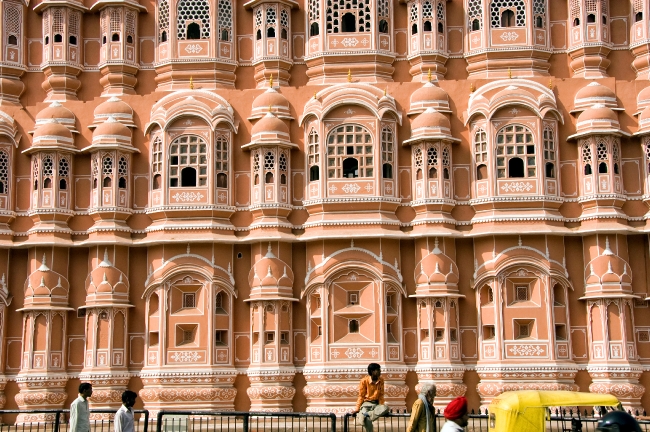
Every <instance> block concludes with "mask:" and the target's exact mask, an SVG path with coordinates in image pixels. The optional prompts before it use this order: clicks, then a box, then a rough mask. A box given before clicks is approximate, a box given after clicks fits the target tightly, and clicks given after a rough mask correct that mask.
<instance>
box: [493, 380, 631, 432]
mask: <svg viewBox="0 0 650 432" xmlns="http://www.w3.org/2000/svg"><path fill="white" fill-rule="evenodd" d="M560 406H566V407H575V406H610V407H619V406H620V403H619V401H618V399H616V397H615V396H612V395H607V394H597V393H582V392H571V391H538V390H523V391H511V392H504V393H502V394H500V395H499V396H497V397H496V398H494V399H493V400H492V403H491V404H490V406H489V407H488V413H489V430H490V432H496V431H498V432H544V431H545V430H546V424H545V420H546V414H547V412H548V409H549V408H550V407H560Z"/></svg>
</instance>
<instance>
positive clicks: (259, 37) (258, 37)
mask: <svg viewBox="0 0 650 432" xmlns="http://www.w3.org/2000/svg"><path fill="white" fill-rule="evenodd" d="M255 39H256V40H261V39H262V30H260V29H258V30H257V34H256V35H255Z"/></svg>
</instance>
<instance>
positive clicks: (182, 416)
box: [0, 411, 337, 432]
mask: <svg viewBox="0 0 650 432" xmlns="http://www.w3.org/2000/svg"><path fill="white" fill-rule="evenodd" d="M336 421H337V419H336V415H335V414H327V413H323V414H319V413H296V412H286V413H285V412H283V413H277V412H237V411H222V412H219V411H160V412H159V413H158V417H157V419H156V432H217V431H218V432H282V431H289V432H327V431H329V432H336ZM0 432H2V431H0Z"/></svg>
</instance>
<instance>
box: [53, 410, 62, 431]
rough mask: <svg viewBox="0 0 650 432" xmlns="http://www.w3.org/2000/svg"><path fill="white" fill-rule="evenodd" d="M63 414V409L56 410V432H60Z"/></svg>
mask: <svg viewBox="0 0 650 432" xmlns="http://www.w3.org/2000/svg"><path fill="white" fill-rule="evenodd" d="M62 414H63V411H56V414H55V417H54V432H59V422H60V421H61V415H62Z"/></svg>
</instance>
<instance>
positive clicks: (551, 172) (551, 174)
mask: <svg viewBox="0 0 650 432" xmlns="http://www.w3.org/2000/svg"><path fill="white" fill-rule="evenodd" d="M546 177H548V178H555V165H554V164H552V163H551V162H546Z"/></svg>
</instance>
